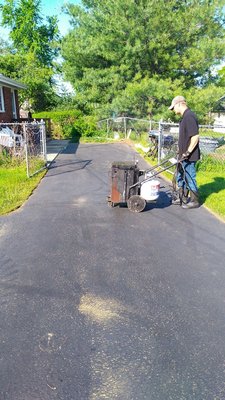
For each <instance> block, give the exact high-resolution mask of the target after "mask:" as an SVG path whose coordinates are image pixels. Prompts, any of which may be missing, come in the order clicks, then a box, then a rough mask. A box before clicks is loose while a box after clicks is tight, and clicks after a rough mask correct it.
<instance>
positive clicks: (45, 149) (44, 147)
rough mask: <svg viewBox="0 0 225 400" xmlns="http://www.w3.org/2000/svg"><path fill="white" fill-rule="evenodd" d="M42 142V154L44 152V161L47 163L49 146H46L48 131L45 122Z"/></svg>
mask: <svg viewBox="0 0 225 400" xmlns="http://www.w3.org/2000/svg"><path fill="white" fill-rule="evenodd" d="M40 125H41V140H42V152H43V159H44V161H45V163H46V162H47V146H46V129H45V122H44V121H43V120H41V124H40Z"/></svg>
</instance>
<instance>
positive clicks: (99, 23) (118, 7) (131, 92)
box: [62, 0, 225, 115]
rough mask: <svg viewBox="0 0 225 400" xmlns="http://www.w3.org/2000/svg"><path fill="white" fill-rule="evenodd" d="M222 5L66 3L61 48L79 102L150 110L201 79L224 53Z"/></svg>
mask: <svg viewBox="0 0 225 400" xmlns="http://www.w3.org/2000/svg"><path fill="white" fill-rule="evenodd" d="M223 6H224V0H214V1H208V0H202V1H197V0H183V1H180V0H167V1H166V2H165V1H164V0H114V1H113V2H112V1H111V0H83V1H82V5H72V4H68V5H67V6H66V11H67V13H68V14H69V16H70V18H71V30H70V32H69V34H68V35H67V36H66V37H65V38H64V40H63V43H62V55H63V57H64V59H65V63H64V72H65V76H66V78H67V79H68V80H69V81H70V82H71V83H72V84H73V86H74V89H75V91H76V96H77V99H78V101H79V102H80V103H81V104H83V105H84V106H85V105H86V104H89V105H90V104H91V107H92V111H95V112H99V113H102V115H104V113H105V114H107V113H108V114H110V113H111V112H112V111H114V112H115V111H117V112H118V113H121V112H125V113H127V114H130V113H131V114H135V115H143V113H152V114H153V115H157V114H158V113H159V112H161V111H162V106H163V105H164V111H165V109H166V108H165V107H166V103H167V106H168V103H169V101H170V100H171V98H172V97H173V95H174V92H176V91H178V92H179V93H180V92H181V91H182V92H183V91H186V92H187V91H188V90H191V89H192V88H193V87H205V86H207V85H208V84H210V83H211V81H212V80H213V77H212V72H211V69H212V66H214V65H215V64H217V63H220V61H221V60H222V59H223V57H224V55H225V40H224V39H225V29H224V22H225V19H224V14H223ZM176 89H177V90H176ZM175 94H176V93H175Z"/></svg>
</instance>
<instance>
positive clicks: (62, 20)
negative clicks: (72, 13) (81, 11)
mask: <svg viewBox="0 0 225 400" xmlns="http://www.w3.org/2000/svg"><path fill="white" fill-rule="evenodd" d="M65 3H71V4H79V3H80V1H79V0H67V1H64V0H42V1H41V5H42V14H43V16H45V15H48V16H51V15H56V16H57V18H58V20H59V30H60V32H61V34H62V35H65V34H66V33H67V32H68V29H69V18H68V16H67V15H65V14H63V12H62V6H63V5H64V4H65Z"/></svg>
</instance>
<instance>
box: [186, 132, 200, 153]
mask: <svg viewBox="0 0 225 400" xmlns="http://www.w3.org/2000/svg"><path fill="white" fill-rule="evenodd" d="M198 142H199V135H194V136H191V140H190V143H189V146H188V149H187V151H188V152H189V153H192V151H193V150H194V148H195V147H196V146H197V144H198Z"/></svg>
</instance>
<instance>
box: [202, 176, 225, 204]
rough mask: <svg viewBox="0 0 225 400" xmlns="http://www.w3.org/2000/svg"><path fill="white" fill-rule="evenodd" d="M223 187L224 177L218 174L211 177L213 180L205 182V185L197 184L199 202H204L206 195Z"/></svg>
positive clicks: (224, 184) (224, 185)
mask: <svg viewBox="0 0 225 400" xmlns="http://www.w3.org/2000/svg"><path fill="white" fill-rule="evenodd" d="M224 189H225V179H224V178H223V177H220V176H216V177H215V178H213V181H212V182H210V183H206V184H205V185H201V186H199V193H200V198H201V202H202V203H204V202H205V201H206V199H207V197H208V196H210V195H211V194H212V193H219V192H220V191H221V190H224Z"/></svg>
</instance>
